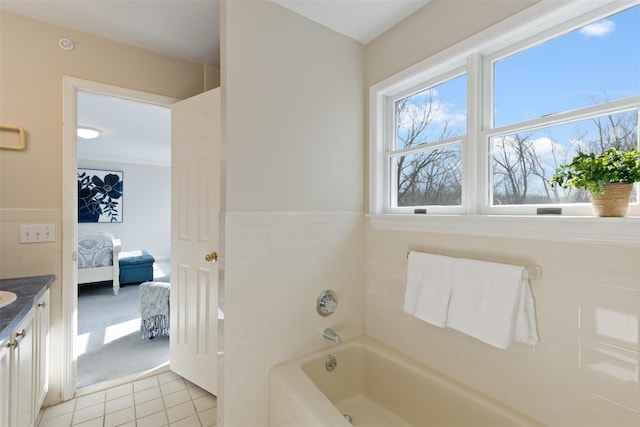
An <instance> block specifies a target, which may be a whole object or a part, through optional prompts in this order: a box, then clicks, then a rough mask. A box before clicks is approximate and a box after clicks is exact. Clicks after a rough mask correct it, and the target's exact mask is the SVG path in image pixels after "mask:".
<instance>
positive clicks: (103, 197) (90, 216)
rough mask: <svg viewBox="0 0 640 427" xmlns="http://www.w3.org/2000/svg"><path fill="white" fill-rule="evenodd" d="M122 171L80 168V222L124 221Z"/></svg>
mask: <svg viewBox="0 0 640 427" xmlns="http://www.w3.org/2000/svg"><path fill="white" fill-rule="evenodd" d="M122 184H123V183H122V171H105V170H97V169H78V222H122V199H123V196H122Z"/></svg>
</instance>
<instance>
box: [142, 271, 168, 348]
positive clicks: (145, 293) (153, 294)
mask: <svg viewBox="0 0 640 427" xmlns="http://www.w3.org/2000/svg"><path fill="white" fill-rule="evenodd" d="M139 289H140V291H139V292H140V317H141V322H140V332H141V333H142V338H150V339H152V338H155V337H157V336H161V335H165V336H168V335H169V325H170V323H169V293H170V290H171V285H170V284H169V283H165V282H144V283H141V284H140V287H139Z"/></svg>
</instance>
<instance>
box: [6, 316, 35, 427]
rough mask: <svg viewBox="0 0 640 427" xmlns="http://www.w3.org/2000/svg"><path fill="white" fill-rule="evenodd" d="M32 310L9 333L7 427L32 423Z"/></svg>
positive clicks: (33, 413)
mask: <svg viewBox="0 0 640 427" xmlns="http://www.w3.org/2000/svg"><path fill="white" fill-rule="evenodd" d="M34 314H35V310H33V309H32V310H31V311H29V313H28V314H27V315H26V316H25V317H24V319H22V321H21V322H20V323H19V324H18V327H17V328H16V329H15V330H14V332H12V333H11V336H10V342H9V344H8V345H9V348H10V350H11V365H10V369H11V385H10V391H9V401H10V405H11V407H10V412H9V426H11V427H32V426H33V425H34V423H35V411H34V398H33V384H34V381H33V380H34V375H33V374H34V355H35V352H34V350H35V334H34V318H35V316H34Z"/></svg>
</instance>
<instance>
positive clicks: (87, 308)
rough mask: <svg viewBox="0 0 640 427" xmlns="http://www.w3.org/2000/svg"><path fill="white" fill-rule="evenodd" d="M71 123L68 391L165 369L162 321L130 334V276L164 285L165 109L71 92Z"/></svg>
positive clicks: (136, 284)
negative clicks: (72, 367)
mask: <svg viewBox="0 0 640 427" xmlns="http://www.w3.org/2000/svg"><path fill="white" fill-rule="evenodd" d="M77 124H78V129H79V133H78V138H77V150H76V166H77V175H78V223H77V236H78V239H77V242H76V243H77V245H76V247H77V249H78V286H77V333H76V336H75V343H74V348H75V357H76V388H77V389H87V388H104V387H105V386H112V385H113V384H115V383H118V382H126V381H127V380H130V379H131V378H132V377H135V376H138V375H140V374H145V373H149V372H154V371H162V370H168V365H169V337H168V325H167V334H166V335H165V334H159V335H156V336H153V338H151V339H149V337H143V336H142V334H141V331H140V324H141V315H140V283H144V282H147V281H153V282H158V283H160V284H161V283H170V277H171V276H170V274H171V272H170V265H171V263H170V254H171V250H170V242H171V234H170V233H171V217H170V216H171V109H170V108H169V107H168V106H166V105H158V104H154V103H148V102H143V101H141V100H134V99H128V98H123V97H119V96H117V95H111V94H105V93H95V92H89V91H81V90H79V91H78V92H77ZM80 129H87V130H90V131H92V132H93V134H92V135H89V136H88V137H87V136H86V135H85V137H83V136H81V135H80ZM91 136H93V137H92V138H91ZM118 251H119V254H118ZM119 255H120V257H121V256H123V255H124V256H125V257H126V258H127V259H134V260H135V262H136V268H135V270H130V269H126V268H125V269H123V270H122V271H119V270H120V268H119V266H120V264H121V263H119V260H118V258H119ZM81 267H84V268H81ZM138 267H139V268H138ZM96 274H97V275H96ZM167 289H168V285H167ZM167 292H168V291H167ZM167 309H168V304H167ZM167 319H168V312H167Z"/></svg>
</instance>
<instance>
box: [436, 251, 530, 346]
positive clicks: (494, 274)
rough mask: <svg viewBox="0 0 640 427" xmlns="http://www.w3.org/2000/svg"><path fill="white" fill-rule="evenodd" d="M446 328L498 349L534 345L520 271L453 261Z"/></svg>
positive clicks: (527, 295) (526, 286) (526, 292)
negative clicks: (514, 343) (518, 343)
mask: <svg viewBox="0 0 640 427" xmlns="http://www.w3.org/2000/svg"><path fill="white" fill-rule="evenodd" d="M446 326H448V327H451V328H453V329H456V330H458V331H460V332H464V333H465V334H468V335H470V336H472V337H474V338H477V339H479V340H481V341H484V342H486V343H487V344H490V345H493V346H495V347H498V348H502V349H506V348H508V347H509V345H510V344H511V343H512V342H513V341H516V342H520V343H524V344H535V343H537V342H538V332H537V328H536V319H535V308H534V301H533V296H532V294H531V289H530V288H529V281H528V280H527V279H526V278H525V277H524V267H520V266H513V265H506V264H498V263H491V262H483V261H476V260H470V259H460V258H458V259H456V261H455V264H454V274H453V284H452V287H451V301H450V303H449V313H448V316H447V324H446Z"/></svg>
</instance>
